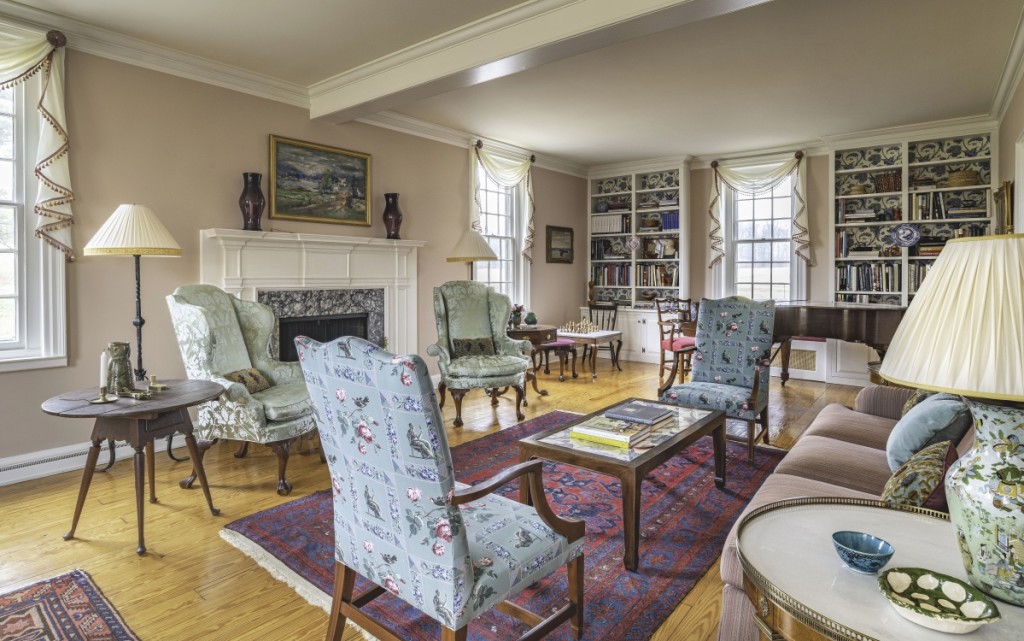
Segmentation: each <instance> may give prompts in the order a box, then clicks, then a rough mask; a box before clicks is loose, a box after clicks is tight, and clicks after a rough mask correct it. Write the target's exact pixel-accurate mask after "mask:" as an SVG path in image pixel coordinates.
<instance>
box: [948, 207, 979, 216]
mask: <svg viewBox="0 0 1024 641" xmlns="http://www.w3.org/2000/svg"><path fill="white" fill-rule="evenodd" d="M946 214H947V215H948V216H949V217H950V218H982V217H984V216H986V215H987V214H988V210H987V209H985V208H984V207H950V208H949V209H948V210H946Z"/></svg>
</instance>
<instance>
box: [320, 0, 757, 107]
mask: <svg viewBox="0 0 1024 641" xmlns="http://www.w3.org/2000/svg"><path fill="white" fill-rule="evenodd" d="M768 1H769V0H630V1H629V2H622V0H537V1H536V2H530V3H524V4H522V5H518V6H516V7H513V8H511V9H509V10H507V11H504V12H501V13H499V14H495V15H494V16H489V17H487V18H484V19H482V20H478V21H476V22H473V23H470V24H468V25H465V26H463V27H460V28H458V29H455V30H453V31H450V32H448V33H445V34H441V35H440V36H437V37H435V38H431V39H429V40H426V41H424V42H421V43H419V44H416V45H413V46H411V47H408V48H406V49H403V50H401V51H397V52H395V53H392V54H389V55H387V56H384V57H382V58H378V59H377V60H374V61H372V62H369V63H367V64H365V65H361V66H359V67H356V68H355V69H352V70H350V71H346V72H344V73H342V74H339V75H337V76H334V77H332V78H328V79H327V80H324V81H321V82H318V83H316V84H314V85H312V86H311V87H310V92H309V95H310V101H309V103H310V117H311V118H327V119H330V120H332V121H335V122H345V121H349V120H354V119H356V118H360V117H363V116H366V115H368V114H372V113H376V112H379V111H383V110H386V109H391V108H394V107H398V106H400V105H402V104H406V103H408V102H412V101H415V100H422V99H424V98H428V97H430V96H435V95H438V94H441V93H446V92H449V91H453V90H455V89H460V88H462V87H469V86H472V85H476V84H480V83H484V82H487V81H490V80H494V79H496V78H501V77H503V76H507V75H510V74H513V73H518V72H520V71H524V70H526V69H530V68H533V67H537V66H540V65H542V64H546V63H549V62H553V61H555V60H560V59H562V58H567V57H569V56H574V55H577V54H580V53H585V52H588V51H593V50H595V49H600V48H602V47H607V46H611V45H614V44H617V43H620V42H625V41H627V40H632V39H634V38H639V37H642V36H646V35H650V34H652V33H657V32H659V31H664V30H666V29H672V28H675V27H679V26H682V25H684V24H688V23H691V22H697V21H700V20H706V19H708V18H713V17H716V16H720V15H724V14H726V13H731V12H733V11H738V10H740V9H745V8H747V7H751V6H754V5H759V4H763V3H765V2H768Z"/></svg>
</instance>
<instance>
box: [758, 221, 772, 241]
mask: <svg viewBox="0 0 1024 641" xmlns="http://www.w3.org/2000/svg"><path fill="white" fill-rule="evenodd" d="M771 237H772V223H771V221H770V220H765V221H762V222H756V223H754V238H771Z"/></svg>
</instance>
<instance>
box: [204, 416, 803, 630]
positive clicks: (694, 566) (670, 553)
mask: <svg viewBox="0 0 1024 641" xmlns="http://www.w3.org/2000/svg"><path fill="white" fill-rule="evenodd" d="M577 417H578V415H576V414H572V413H569V412H561V411H555V412H551V413H548V414H545V415H543V416H540V417H538V418H535V419H532V420H530V421H526V422H524V423H522V424H521V425H517V426H515V427H512V428H509V429H505V430H502V431H500V432H496V433H494V434H488V435H487V436H484V437H481V438H479V439H477V440H475V441H471V442H469V443H465V444H463V445H459V446H457V447H454V448H452V458H453V460H454V463H455V476H456V478H457V479H458V480H459V481H461V482H463V483H469V484H472V483H477V482H480V481H483V480H486V479H488V478H490V477H491V476H493V475H494V474H496V473H497V472H499V471H501V470H503V469H505V468H507V467H510V466H512V465H514V464H516V463H518V461H519V447H518V442H519V439H522V438H525V437H526V436H529V435H530V434H533V433H535V432H538V431H540V430H543V429H547V428H550V427H554V426H557V425H565V424H567V423H569V422H570V421H572V420H573V419H575V418H577ZM784 454H785V452H783V451H781V450H774V449H768V448H759V449H758V451H757V456H756V458H755V461H754V463H752V464H751V463H748V462H747V460H746V458H747V455H746V448H745V447H744V446H741V445H735V444H730V445H728V455H727V462H726V471H727V473H726V487H725V489H721V490H720V489H718V488H716V487H715V481H714V456H713V449H712V442H711V438H710V437H709V438H704V439H701V440H700V441H698V442H697V443H695V444H694V445H693V446H692V447H690V448H689V449H687V450H686V451H684V452H682V453H680V454H679V455H677V456H675V457H674V458H673V459H671V460H670V461H668V462H666V463H665V464H664V465H662V466H661V467H658V468H656V469H655V470H654V471H653V472H652V473H651V474H650V475H648V476H647V478H646V479H644V483H643V495H642V501H643V502H642V505H643V507H642V510H641V521H640V529H641V539H640V566H639V568H638V571H636V572H629V571H627V570H626V569H625V567H623V564H622V556H623V534H622V503H621V498H620V497H621V495H620V491H619V490H620V487H619V481H618V480H617V479H614V478H612V477H610V476H605V475H602V474H597V473H594V472H589V471H587V470H582V469H579V468H576V467H572V466H569V465H560V464H554V463H545V465H544V485H545V488H546V489H547V494H548V502H549V503H550V504H551V506H552V508H553V509H554V511H555V512H556V513H558V514H559V515H561V516H565V517H573V518H581V519H583V520H585V521H586V524H587V531H586V539H585V541H586V542H585V548H584V555H585V558H584V562H585V574H584V588H583V589H584V601H585V605H584V611H585V619H584V620H585V622H586V624H585V628H584V635H583V638H584V639H594V640H596V639H602V640H609V641H618V640H623V641H627V640H628V641H643V640H646V639H649V638H650V637H651V635H652V634H653V633H654V632H655V631H656V630H657V629H658V627H660V626H661V624H662V623H663V622H664V621H665V619H666V618H667V617H668V615H669V614H671V613H672V611H673V610H674V609H675V607H676V606H677V605H678V604H679V602H680V601H682V600H683V598H684V597H685V596H686V594H687V593H688V592H689V591H690V589H691V588H692V587H693V586H694V584H695V583H696V582H697V581H699V580H700V578H701V577H702V576H703V575H704V573H705V572H707V570H708V568H710V567H711V565H712V564H713V563H714V562H715V561H716V560H717V559H718V556H719V554H720V553H721V550H722V546H723V545H724V543H725V537H726V535H727V534H728V533H729V530H730V528H731V527H732V524H733V523H734V522H735V521H736V519H737V517H738V516H739V514H740V512H741V511H742V510H743V508H744V506H745V505H746V504H747V502H748V501H750V498H751V497H752V496H753V495H754V492H756V491H757V489H758V488H759V487H760V486H761V483H763V482H764V480H765V478H767V477H768V475H769V474H770V473H771V472H772V470H774V469H775V466H776V465H777V464H778V462H779V461H780V460H781V459H782V456H783V455H784ZM517 488H518V485H517V484H513V485H512V486H510V487H508V488H506V489H505V492H504V494H505V495H506V496H509V497H510V498H513V499H518V489H517ZM332 514H333V507H332V504H331V494H330V491H329V490H323V491H321V492H317V493H315V494H312V495H310V496H306V497H304V498H300V499H296V500H294V501H290V502H288V503H284V504H281V505H279V506H277V507H274V508H271V509H269V510H264V511H262V512H258V513H256V514H253V515H252V516H248V517H245V518H243V519H239V520H237V521H234V522H233V523H230V524H229V525H228V526H227V527H226V528H225V529H224V530H222V531H221V536H222V537H223V538H224V539H225V540H226V541H228V542H229V543H231V544H232V545H234V546H235V547H237V548H238V549H239V550H241V551H242V552H244V553H245V554H246V555H248V556H250V557H252V558H253V559H255V560H256V562H257V563H259V564H260V565H261V566H263V567H264V568H266V569H267V570H268V571H270V572H271V573H272V574H273V575H274V576H275V577H276V578H278V579H279V580H282V581H285V582H286V583H288V584H289V585H290V586H292V587H293V588H294V589H295V590H296V591H297V592H298V593H299V594H300V595H302V596H303V597H304V598H305V599H306V600H308V601H309V602H310V603H313V604H314V605H317V606H320V607H321V608H323V609H324V610H326V611H330V606H331V595H332V594H333V590H334V529H333V523H332V521H333V518H332ZM369 587H372V584H371V583H370V582H369V581H367V580H364V579H363V578H361V577H360V578H359V579H358V580H357V581H356V593H359V592H361V591H363V590H366V589H368V588H369ZM514 601H515V602H516V603H518V604H519V605H522V606H524V607H526V608H528V609H530V610H532V611H534V612H537V613H539V614H543V613H545V612H548V613H550V612H553V611H554V610H555V609H557V608H559V607H561V606H562V605H564V604H565V603H567V602H568V599H567V593H566V578H565V572H564V571H559V572H556V573H555V574H554V575H553V576H552V577H550V578H548V579H545V580H543V581H541V582H539V583H537V584H534V585H533V586H531V587H529V588H527V589H526V590H525V591H523V592H521V593H520V594H519V595H518V596H517V597H516V598H515V599H514ZM365 610H367V611H368V612H369V613H370V614H371V615H372V616H374V617H375V618H377V619H378V620H379V621H382V622H387V623H388V624H389V625H391V626H393V627H394V628H396V629H397V630H398V631H400V636H401V638H402V639H408V640H410V641H428V640H429V641H436V640H437V639H439V638H441V634H440V626H439V624H437V623H436V622H435V621H434V620H433V619H431V618H429V617H427V616H426V615H423V614H421V613H420V612H419V611H418V610H416V609H415V608H414V607H413V606H411V605H407V604H406V603H405V602H404V601H402V600H400V599H398V598H397V597H392V596H391V595H390V594H384V595H383V596H381V597H379V598H377V599H376V600H374V601H373V604H372V605H370V606H368V607H367V608H365ZM525 629H526V628H525V626H523V625H522V624H520V623H519V622H518V621H516V620H515V619H513V618H512V617H509V616H506V615H504V614H501V613H498V612H494V611H491V612H489V613H487V614H484V615H482V616H481V617H479V618H477V619H475V620H473V621H471V622H470V624H469V627H468V632H469V634H468V638H469V639H471V640H472V641H498V640H500V639H509V638H514V637H515V636H518V635H519V634H521V633H522V632H523V631H524V630H525ZM510 631H514V633H513V632H510ZM546 638H548V639H553V640H558V641H567V640H569V639H571V638H572V632H571V629H570V626H569V625H568V624H565V625H562V626H561V627H559V629H557V630H556V631H555V632H554V633H552V634H551V635H549V636H548V637H546Z"/></svg>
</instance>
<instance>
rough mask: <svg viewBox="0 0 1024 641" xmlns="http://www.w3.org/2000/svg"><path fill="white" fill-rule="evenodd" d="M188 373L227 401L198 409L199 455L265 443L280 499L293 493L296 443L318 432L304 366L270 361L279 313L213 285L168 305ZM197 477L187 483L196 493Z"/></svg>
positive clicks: (174, 297)
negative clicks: (215, 386) (218, 447)
mask: <svg viewBox="0 0 1024 641" xmlns="http://www.w3.org/2000/svg"><path fill="white" fill-rule="evenodd" d="M167 306H168V307H169V308H170V310H171V320H172V321H173V323H174V333H175V334H176V335H177V337H178V347H179V348H180V349H181V358H182V360H183V361H184V362H185V373H186V375H187V376H188V377H189V378H190V379H194V380H207V381H213V382H215V383H219V384H221V385H223V386H224V393H223V394H221V395H220V397H219V398H218V399H217V400H215V401H211V402H209V403H203V404H202V405H200V406H199V407H198V409H197V420H196V435H197V436H198V437H199V439H200V441H199V444H200V447H199V451H200V455H202V454H203V453H205V452H206V450H207V449H209V448H210V446H211V445H212V444H213V442H214V441H215V440H216V439H231V440H237V441H242V442H243V446H242V449H241V450H239V453H238V454H236V456H239V457H241V456H244V455H245V450H246V448H247V447H248V443H262V444H264V445H267V446H268V447H270V448H271V449H272V450H273V451H274V453H275V454H276V455H277V460H278V465H277V467H278V479H277V493H278V494H281V495H285V494H288V493H289V492H291V489H292V486H291V484H290V483H288V481H287V479H286V478H285V468H286V467H287V465H288V454H289V452H290V450H291V446H292V443H293V441H294V440H295V439H296V438H297V437H299V436H302V435H303V434H306V433H309V432H312V431H313V430H315V429H316V422H315V421H314V419H313V409H312V405H311V404H310V401H309V394H308V392H307V391H306V384H305V381H303V380H302V368H301V366H300V365H299V364H298V363H285V362H281V361H277V360H273V359H272V358H270V353H269V349H268V347H269V343H270V336H271V334H272V333H273V330H274V322H275V319H274V312H273V311H271V309H270V308H269V307H267V306H266V305H261V304H260V303H253V302H248V301H243V300H239V299H238V298H236V297H235V296H231V295H230V294H228V293H227V292H225V291H223V290H221V289H218V288H217V287H214V286H213V285H186V286H184V287H179V288H178V289H176V290H174V293H173V294H171V295H170V296H168V297H167ZM194 481H195V471H194V470H193V472H192V476H189V477H188V478H187V479H185V480H183V481H182V482H181V485H182V487H191V486H192V483H193V482H194Z"/></svg>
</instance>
